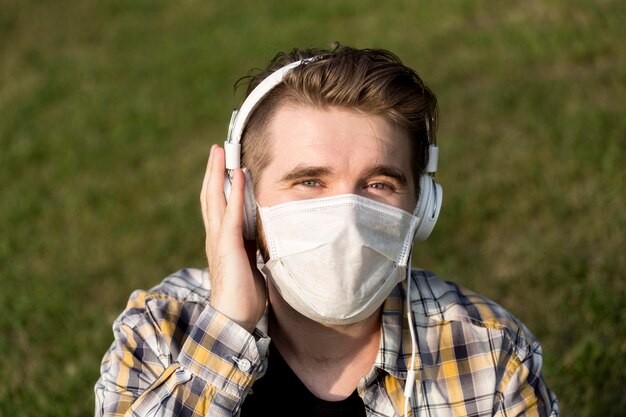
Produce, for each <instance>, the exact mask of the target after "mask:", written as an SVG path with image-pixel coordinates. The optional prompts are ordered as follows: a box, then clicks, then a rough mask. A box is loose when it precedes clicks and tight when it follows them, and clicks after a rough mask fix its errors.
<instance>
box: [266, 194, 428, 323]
mask: <svg viewBox="0 0 626 417" xmlns="http://www.w3.org/2000/svg"><path fill="white" fill-rule="evenodd" d="M259 214H260V217H261V221H262V223H263V231H264V235H265V240H266V243H267V249H268V252H269V259H268V260H267V262H265V263H262V262H261V263H260V264H259V269H260V270H261V272H262V273H263V275H264V276H265V277H266V279H271V280H272V282H273V283H274V285H275V287H276V288H277V290H278V291H279V292H280V294H281V296H282V297H283V298H284V300H285V301H286V302H287V303H288V304H289V305H290V306H291V307H293V308H294V309H295V310H296V311H298V312H299V313H301V314H302V315H304V316H306V317H308V318H310V319H312V320H315V321H317V322H320V323H324V324H328V325H335V324H350V323H355V322H358V321H361V320H363V319H365V318H366V317H368V316H370V315H371V314H373V313H374V312H375V311H376V309H377V308H378V307H380V306H381V305H382V303H383V302H384V300H385V298H387V296H388V295H389V294H390V293H391V291H392V290H393V288H394V287H395V286H396V284H398V283H399V282H401V281H402V280H403V279H405V278H406V273H407V268H408V262H409V254H410V252H411V246H412V243H413V236H414V233H415V228H416V226H417V223H418V218H417V217H415V216H414V215H412V214H411V213H408V212H406V211H404V210H402V209H399V208H397V207H393V206H390V205H388V204H383V203H379V202H376V201H374V200H371V199H368V198H364V197H360V196H357V195H351V194H348V195H338V196H333V197H327V198H319V199H310V200H301V201H294V202H289V203H284V204H279V205H276V206H271V207H259Z"/></svg>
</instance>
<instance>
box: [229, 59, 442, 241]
mask: <svg viewBox="0 0 626 417" xmlns="http://www.w3.org/2000/svg"><path fill="white" fill-rule="evenodd" d="M320 58H321V57H313V58H306V59H303V60H300V61H296V62H292V63H290V64H287V65H285V66H284V67H282V68H279V69H278V70H276V71H275V72H273V73H272V74H270V75H269V76H267V77H266V78H265V79H264V80H263V81H261V82H260V83H259V85H258V86H256V88H255V89H254V90H252V92H251V93H250V94H249V95H248V97H246V99H245V101H244V102H243V104H242V105H241V108H240V109H239V110H236V109H235V110H233V113H232V116H231V119H230V126H229V128H228V138H227V140H226V142H224V151H225V153H226V169H227V170H228V175H226V179H225V181H224V194H225V196H226V199H228V198H229V196H230V190H231V182H232V176H233V170H234V169H235V168H240V167H241V135H242V133H243V130H244V127H245V125H246V122H247V121H248V118H249V116H250V113H252V111H253V110H254V108H255V107H256V105H257V104H258V102H259V101H261V99H263V97H265V95H266V94H267V93H268V92H270V91H271V90H272V89H273V88H274V87H276V85H278V84H279V83H280V82H281V81H282V80H283V78H284V77H285V74H287V73H288V72H289V71H291V70H292V69H293V68H295V67H297V66H299V65H301V64H307V63H309V62H311V61H315V60H317V59H320ZM426 127H427V131H428V135H429V136H430V122H429V121H428V120H427V121H426ZM438 156H439V148H437V146H436V145H434V144H432V145H430V146H429V148H428V166H427V167H426V169H425V172H424V174H422V175H421V176H420V196H419V199H418V200H417V205H416V207H415V211H414V212H413V214H414V215H415V216H416V217H418V218H419V223H418V226H417V229H416V232H415V240H417V241H423V240H426V238H428V236H429V235H430V233H431V232H432V230H433V228H434V227H435V223H436V222H437V218H438V217H439V212H440V211H441V202H442V197H443V190H442V188H441V185H439V184H438V183H436V182H435V176H434V175H435V172H436V171H437V159H438ZM243 172H244V174H245V176H246V186H245V191H244V193H245V202H244V224H243V234H244V237H245V238H246V239H248V240H253V239H255V237H256V236H255V235H256V201H255V198H254V190H253V189H252V188H253V187H252V180H251V178H250V173H249V172H248V169H247V168H243Z"/></svg>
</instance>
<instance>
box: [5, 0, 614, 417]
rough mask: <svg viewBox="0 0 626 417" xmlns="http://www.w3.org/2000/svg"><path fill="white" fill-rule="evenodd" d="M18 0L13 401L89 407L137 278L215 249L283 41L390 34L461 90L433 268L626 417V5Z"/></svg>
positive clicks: (11, 19)
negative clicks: (245, 91)
mask: <svg viewBox="0 0 626 417" xmlns="http://www.w3.org/2000/svg"><path fill="white" fill-rule="evenodd" d="M210 3H211V4H205V3H202V2H198V1H186V2H175V3H170V2H165V1H143V0H142V1H135V2H130V3H129V2H123V1H118V0H116V1H110V2H95V1H83V2H78V3H77V2H69V1H67V0H61V1H58V2H54V3H47V2H37V1H31V0H28V1H27V0H25V1H16V0H4V1H2V6H1V8H2V13H0V51H1V52H0V54H1V58H2V59H0V74H1V77H0V190H1V192H2V199H0V236H1V238H0V275H1V277H0V278H1V280H2V290H1V291H0V309H1V311H0V312H1V314H0V330H1V331H2V334H3V335H4V337H3V338H0V351H1V352H2V353H3V354H2V356H0V380H1V381H3V383H2V384H0V415H7V416H27V415H41V414H44V415H48V416H68V415H76V416H78V415H89V414H91V413H92V409H93V393H92V392H93V384H94V383H95V381H96V379H97V377H98V374H99V363H100V359H101V357H102V355H103V354H104V352H105V350H106V349H107V347H108V345H109V344H110V343H111V341H112V333H111V330H110V327H111V324H112V322H113V320H114V318H115V317H116V315H117V314H119V312H120V311H121V310H122V309H123V307H124V305H125V302H126V300H127V298H128V296H129V294H130V293H131V291H132V290H134V289H136V288H147V287H151V286H153V285H154V284H156V283H158V282H159V281H160V280H161V279H162V278H163V277H164V276H165V275H167V274H168V273H170V272H173V271H175V270H177V269H179V268H181V267H184V266H199V267H203V266H204V264H205V260H204V255H203V250H204V248H203V245H204V236H203V226H202V220H201V217H200V213H199V208H198V203H197V201H198V193H199V189H200V182H201V181H202V176H203V174H204V168H205V165H206V158H207V156H208V149H209V147H210V145H211V144H212V143H221V142H222V141H223V140H224V137H225V133H226V132H225V130H226V127H227V123H228V118H229V116H230V109H231V108H232V107H233V106H236V105H237V104H238V101H239V99H240V94H241V93H242V92H241V91H239V92H237V93H233V89H232V85H233V84H234V82H235V81H236V80H237V78H239V77H240V76H243V75H245V74H246V73H247V72H248V70H249V69H251V68H253V67H259V66H262V65H263V64H264V63H265V62H266V61H267V60H268V59H269V58H270V57H271V56H273V55H274V54H275V53H276V52H277V51H278V50H289V49H291V48H293V47H296V46H298V47H308V46H322V47H326V46H329V45H330V44H331V43H332V42H334V41H341V42H342V43H344V44H348V45H354V46H357V47H383V48H387V49H390V50H392V51H394V52H396V53H397V54H398V55H399V56H400V57H401V58H402V59H403V60H404V61H405V62H406V63H407V64H409V65H411V66H413V67H414V68H416V69H417V70H418V72H419V73H420V74H421V75H422V76H423V78H424V79H425V81H426V82H427V83H428V84H429V85H430V86H431V87H432V88H433V90H434V91H435V92H436V93H437V95H438V97H439V100H440V105H441V124H440V131H439V144H440V147H441V161H440V173H439V177H438V181H439V182H441V183H442V184H443V186H444V191H445V197H444V207H443V211H442V217H441V221H440V223H439V224H438V226H437V229H436V231H435V232H434V234H433V236H432V238H431V239H430V240H429V241H428V242H427V243H425V244H421V245H419V246H417V247H416V252H417V253H418V255H417V256H416V261H415V263H416V265H419V266H422V267H425V268H428V269H432V270H434V271H435V272H437V273H438V274H439V275H441V276H443V277H444V278H446V279H450V280H455V281H458V282H459V283H460V284H461V285H464V286H467V287H470V288H472V289H473V290H476V291H478V292H481V293H483V294H485V295H487V296H489V297H491V298H493V299H494V300H496V301H498V302H499V303H501V304H503V305H504V306H505V307H506V308H508V309H509V310H511V311H512V312H513V313H514V314H516V315H517V316H519V317H520V318H521V319H522V320H523V321H524V322H525V323H526V324H527V325H528V327H529V328H530V329H531V330H532V331H533V332H534V333H535V334H536V335H537V336H538V337H539V339H540V340H541V342H542V344H543V348H544V353H545V363H544V366H545V372H546V378H547V381H548V384H549V385H550V386H551V387H552V388H553V389H554V391H555V392H556V393H557V395H558V396H559V398H560V400H561V406H562V410H563V415H569V414H573V415H580V416H591V415H602V416H617V415H620V414H621V413H622V410H623V409H625V408H626V398H625V397H624V395H623V394H622V391H623V384H624V371H623V369H624V368H626V360H625V358H626V342H624V337H623V335H624V334H626V328H625V325H624V323H625V322H626V307H625V305H624V296H625V294H626V291H625V286H626V283H625V280H624V271H625V270H626V257H625V256H624V255H623V252H624V249H623V248H624V247H626V214H625V212H624V207H625V205H626V204H625V203H626V198H625V196H624V185H625V182H626V170H625V169H624V166H626V161H625V156H626V149H625V148H626V142H625V140H624V139H625V132H626V118H625V117H624V115H625V105H624V103H626V62H625V57H626V52H625V50H624V48H623V46H622V44H623V41H624V40H625V39H626V36H625V35H626V33H625V32H626V29H625V27H626V25H624V24H623V21H624V18H626V10H625V8H626V6H624V4H623V3H622V2H618V1H599V2H584V1H573V2H565V1H552V2H543V1H538V0H536V1H528V2H523V3H519V4H511V3H499V2H462V1H451V2H439V3H421V4H417V3H416V2H412V1H408V0H397V1H392V2H375V1H369V0H368V1H363V2H359V3H358V4H357V3H356V2H349V1H335V2H324V1H321V0H313V1H306V2H305V1H300V0H298V1H293V2H288V3H286V4H285V3H281V2H277V1H266V2H252V1H249V0H244V1H239V2H236V3H234V4H232V5H230V4H228V3H224V4H218V3H217V2H210Z"/></svg>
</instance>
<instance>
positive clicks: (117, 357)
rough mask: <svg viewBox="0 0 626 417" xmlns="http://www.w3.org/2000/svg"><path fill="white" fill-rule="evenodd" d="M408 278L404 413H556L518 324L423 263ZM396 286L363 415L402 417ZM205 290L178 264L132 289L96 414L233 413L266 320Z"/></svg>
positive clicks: (199, 274)
mask: <svg viewBox="0 0 626 417" xmlns="http://www.w3.org/2000/svg"><path fill="white" fill-rule="evenodd" d="M411 279H412V285H411V288H412V291H411V303H412V308H413V317H414V328H415V332H416V336H417V344H418V349H417V358H416V363H415V370H416V371H417V378H416V382H415V388H414V390H415V391H414V393H413V398H412V399H411V402H410V409H409V410H408V414H409V415H413V416H559V408H558V402H557V399H556V397H555V395H554V394H553V393H552V391H550V389H549V388H548V387H547V386H546V384H545V382H544V379H543V375H542V371H541V365H542V353H541V347H540V345H539V343H538V342H537V340H536V339H535V338H534V336H533V335H532V334H531V333H530V332H529V331H528V329H527V328H526V327H525V326H524V325H523V324H522V323H520V322H519V321H518V320H517V319H515V318H514V317H513V316H512V315H511V314H510V313H508V312H507V311H506V310H504V309H503V308H502V307H500V306H499V305H497V304H495V303H493V302H492V301H489V300H488V299H486V298H484V297H482V296H480V295H478V294H475V293H472V292H470V291H468V290H465V289H462V288H460V287H458V286H457V285H455V284H453V283H449V282H444V281H442V280H441V279H439V278H438V277H436V276H435V275H433V274H431V273H429V272H427V271H423V270H413V271H412V277H411ZM405 288H406V283H402V284H399V285H398V286H397V287H396V288H395V289H394V291H393V292H392V294H391V295H390V296H389V297H388V299H387V300H386V301H385V303H384V306H383V312H382V331H381V340H380V348H379V351H378V355H377V358H376V361H375V363H374V365H373V367H372V369H371V371H370V372H369V373H368V374H367V375H365V376H364V377H363V378H361V381H360V382H359V386H358V387H357V390H358V393H359V395H360V396H361V398H362V399H363V402H364V404H365V410H366V413H367V415H368V416H398V415H404V411H405V410H404V407H405V400H404V394H403V390H404V382H405V379H406V375H407V368H408V366H409V364H410V360H411V339H410V334H409V329H408V328H407V326H408V321H407V317H406V306H405ZM209 293H210V284H209V276H208V273H207V271H206V270H199V269H183V270H181V271H178V272H177V273H175V274H173V275H171V276H169V277H167V278H166V279H165V280H164V281H163V282H162V283H161V284H160V285H158V286H157V287H155V288H153V289H151V290H149V291H142V290H138V291H135V292H134V293H133V294H132V296H131V297H130V300H129V302H128V305H127V307H126V309H125V310H124V312H123V313H122V314H121V315H120V316H119V317H118V319H117V320H116V321H115V323H114V325H113V332H114V336H115V340H114V342H113V344H112V345H111V347H110V349H109V350H108V352H107V353H106V355H105V356H104V359H103V360H102V365H101V376H100V379H99V380H98V382H97V383H96V386H95V395H96V410H95V415H96V416H122V415H124V416H142V417H144V416H179V415H184V416H234V415H237V414H238V413H239V409H240V407H241V404H242V403H243V401H244V399H245V397H246V394H247V393H249V392H250V391H251V390H252V388H253V384H254V381H255V380H256V379H257V378H261V377H262V376H263V374H264V372H265V370H266V369H267V366H268V365H269V366H271V362H269V363H268V358H267V352H268V346H269V341H270V339H269V337H268V336H267V334H266V318H265V317H264V319H262V320H261V322H260V323H259V326H258V327H257V329H256V330H255V332H254V334H250V333H248V332H247V331H246V330H244V329H243V328H241V327H239V326H238V325H237V324H235V323H234V322H232V321H231V320H229V319H228V318H227V317H225V316H223V315H222V314H220V313H219V312H217V311H216V310H215V309H213V308H212V307H211V306H210V305H209V304H208V301H207V300H208V299H209ZM277 389H280V387H277ZM294 414H296V415H297V410H294Z"/></svg>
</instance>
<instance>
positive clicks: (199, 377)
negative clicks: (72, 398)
mask: <svg viewBox="0 0 626 417" xmlns="http://www.w3.org/2000/svg"><path fill="white" fill-rule="evenodd" d="M191 304H193V305H191ZM191 304H190V303H187V302H185V301H181V300H178V299H175V298H172V297H168V296H166V295H163V294H160V295H155V294H150V293H145V292H137V293H135V294H134V295H133V296H132V297H131V301H130V302H129V305H128V307H127V308H126V310H125V311H124V313H123V314H122V315H121V316H120V317H119V318H118V319H117V320H116V321H115V323H114V325H113V332H114V338H115V339H114V342H113V344H112V345H111V347H110V349H109V350H108V351H107V353H106V354H105V356H104V359H103V361H102V365H101V376H100V379H99V380H98V382H97V383H96V386H95V396H96V407H95V415H96V417H101V416H102V417H104V416H141V417H145V416H174V415H176V416H179V415H185V416H196V415H197V416H205V415H211V416H233V415H236V414H237V413H238V411H239V408H240V406H241V404H242V402H243V400H244V398H245V396H246V394H247V393H248V392H249V391H250V389H251V387H252V384H253V382H254V381H255V380H256V378H257V377H258V376H259V375H260V374H261V373H262V370H263V363H264V360H265V357H266V354H267V346H268V345H269V338H268V337H267V336H266V335H265V334H263V333H262V332H260V331H259V330H255V333H254V334H250V333H249V332H247V331H246V330H245V329H243V328H242V327H240V326H239V325H237V324H236V323H234V322H233V321H231V320H229V319H228V318H227V317H226V316H224V315H222V314H221V313H219V312H218V311H216V310H215V309H213V308H212V307H211V306H209V305H208V304H205V305H198V304H197V303H191Z"/></svg>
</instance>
